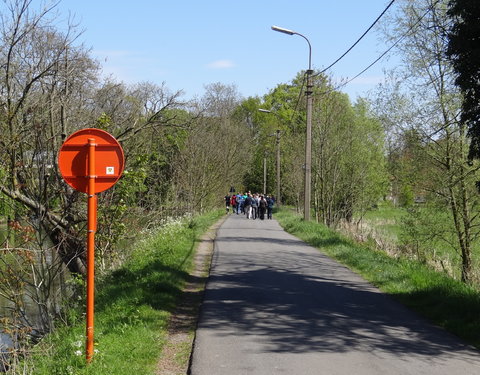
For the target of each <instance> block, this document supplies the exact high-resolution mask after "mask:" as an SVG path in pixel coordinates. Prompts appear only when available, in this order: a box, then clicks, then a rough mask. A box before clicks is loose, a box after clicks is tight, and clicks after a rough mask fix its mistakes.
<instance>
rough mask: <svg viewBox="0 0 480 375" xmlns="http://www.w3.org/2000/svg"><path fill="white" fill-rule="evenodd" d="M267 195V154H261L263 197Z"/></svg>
mask: <svg viewBox="0 0 480 375" xmlns="http://www.w3.org/2000/svg"><path fill="white" fill-rule="evenodd" d="M265 194H267V154H266V153H264V154H263V195H265Z"/></svg>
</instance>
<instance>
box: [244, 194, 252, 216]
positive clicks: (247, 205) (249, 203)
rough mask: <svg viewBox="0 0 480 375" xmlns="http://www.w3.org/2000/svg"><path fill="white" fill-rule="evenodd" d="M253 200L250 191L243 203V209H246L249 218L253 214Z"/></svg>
mask: <svg viewBox="0 0 480 375" xmlns="http://www.w3.org/2000/svg"><path fill="white" fill-rule="evenodd" d="M252 200H253V198H252V194H250V193H248V194H247V198H245V202H244V203H243V209H244V210H245V214H246V215H247V219H250V217H251V216H252Z"/></svg>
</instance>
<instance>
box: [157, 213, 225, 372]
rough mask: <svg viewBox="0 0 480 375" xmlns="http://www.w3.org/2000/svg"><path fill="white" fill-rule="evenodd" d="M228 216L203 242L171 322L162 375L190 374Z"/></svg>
mask: <svg viewBox="0 0 480 375" xmlns="http://www.w3.org/2000/svg"><path fill="white" fill-rule="evenodd" d="M227 217H228V216H225V217H223V218H222V219H220V220H219V221H217V222H216V223H215V224H214V225H212V226H211V227H210V228H209V229H208V231H207V232H206V233H205V234H204V235H203V236H202V237H201V238H200V240H199V243H198V245H197V247H196V250H195V256H194V260H193V267H192V270H191V272H190V275H189V280H188V282H187V284H186V285H185V288H184V289H183V293H182V295H181V297H180V299H179V301H178V304H177V308H176V309H175V311H174V313H173V314H172V316H171V317H170V320H169V324H168V336H167V338H166V343H165V346H164V349H163V352H162V356H161V358H160V360H159V362H158V366H157V374H158V375H186V374H187V372H188V366H189V361H190V354H191V352H192V346H193V340H194V337H195V329H196V327H197V321H198V314H199V310H200V305H201V303H202V300H203V293H204V290H205V284H206V282H207V279H208V275H209V271H210V264H211V260H212V254H213V247H214V240H215V237H216V233H217V230H218V228H219V227H220V226H221V225H222V224H223V222H224V221H225V220H226V219H227Z"/></svg>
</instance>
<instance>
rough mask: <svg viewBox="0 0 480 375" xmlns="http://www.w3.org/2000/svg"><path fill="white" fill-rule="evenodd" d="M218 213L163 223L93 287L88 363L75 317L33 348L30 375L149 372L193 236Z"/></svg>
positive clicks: (82, 325)
mask: <svg viewBox="0 0 480 375" xmlns="http://www.w3.org/2000/svg"><path fill="white" fill-rule="evenodd" d="M223 214H224V212H223V210H219V211H215V212H213V213H210V214H206V215H203V216H199V217H196V218H194V219H190V220H184V221H183V222H181V223H171V224H168V225H167V226H166V227H164V228H163V229H161V230H159V231H157V232H156V233H153V234H152V235H151V236H149V237H148V238H146V239H145V240H144V241H142V242H141V243H140V244H138V246H136V248H135V250H134V252H133V256H132V258H131V259H130V260H129V262H128V263H127V264H126V265H125V266H123V267H122V268H121V269H119V270H117V271H115V272H113V273H112V274H111V275H109V276H108V277H106V278H105V279H104V280H101V281H99V282H98V283H97V285H96V290H97V295H96V302H95V349H96V351H97V352H96V354H95V356H94V360H93V362H92V363H91V364H90V365H89V366H86V365H85V355H84V350H85V349H84V346H85V345H84V342H85V322H84V320H83V319H79V321H78V324H76V325H74V326H71V327H63V328H61V329H59V330H57V331H56V332H55V333H54V334H52V335H50V336H49V337H47V338H46V339H45V340H43V341H42V343H41V344H39V345H38V347H37V348H36V352H37V355H36V356H35V358H34V367H35V370H34V373H35V374H36V375H42V374H45V375H46V374H49V375H55V374H58V375H60V374H61V375H68V374H75V375H76V374H78V375H80V374H95V375H112V374H115V375H123V374H125V375H131V374H142V375H144V374H154V373H155V370H156V369H155V368H156V365H157V362H158V360H159V357H160V353H161V350H162V347H163V345H164V343H165V337H166V327H167V322H168V318H169V316H170V313H171V311H172V310H173V309H174V307H175V303H176V299H177V297H178V295H179V294H180V291H181V289H182V287H183V285H184V283H185V281H186V278H187V276H188V270H189V268H190V267H191V260H192V255H193V251H194V248H195V245H196V243H197V241H198V238H199V237H200V235H201V234H202V233H204V232H205V231H206V230H207V229H208V227H210V226H211V225H212V224H213V223H214V222H215V221H217V220H218V219H219V218H220V217H221V216H223ZM77 351H78V352H80V351H81V355H77V354H76V352H77Z"/></svg>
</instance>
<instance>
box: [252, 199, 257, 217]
mask: <svg viewBox="0 0 480 375" xmlns="http://www.w3.org/2000/svg"><path fill="white" fill-rule="evenodd" d="M257 217H258V196H257V194H255V195H254V196H253V197H252V219H253V220H255V219H256V218H257Z"/></svg>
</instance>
